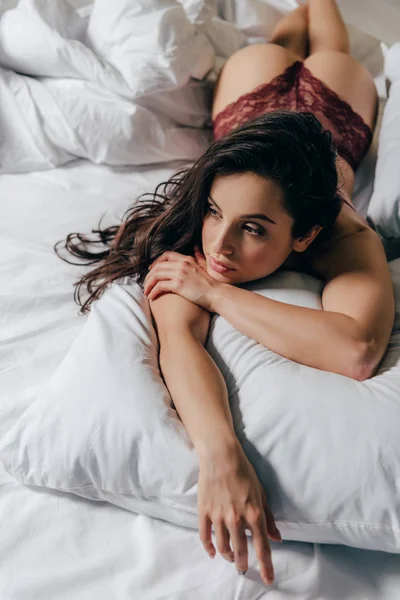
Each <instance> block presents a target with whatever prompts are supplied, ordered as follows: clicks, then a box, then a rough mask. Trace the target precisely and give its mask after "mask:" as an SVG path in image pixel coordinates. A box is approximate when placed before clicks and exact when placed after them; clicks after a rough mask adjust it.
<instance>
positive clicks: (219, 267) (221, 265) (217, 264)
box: [209, 256, 235, 273]
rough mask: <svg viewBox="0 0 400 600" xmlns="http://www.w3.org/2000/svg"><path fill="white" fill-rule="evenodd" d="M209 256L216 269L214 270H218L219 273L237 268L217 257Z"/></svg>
mask: <svg viewBox="0 0 400 600" xmlns="http://www.w3.org/2000/svg"><path fill="white" fill-rule="evenodd" d="M209 258H210V263H211V268H212V269H214V271H218V272H219V273H227V272H228V271H235V269H233V268H232V267H228V266H227V265H225V264H224V263H222V262H221V261H220V260H217V259H216V258H213V257H212V256H210V257H209Z"/></svg>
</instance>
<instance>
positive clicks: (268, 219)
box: [208, 194, 276, 225]
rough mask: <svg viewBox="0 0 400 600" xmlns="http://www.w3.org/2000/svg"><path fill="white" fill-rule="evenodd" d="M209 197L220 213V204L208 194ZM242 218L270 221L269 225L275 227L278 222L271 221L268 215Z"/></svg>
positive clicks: (258, 214)
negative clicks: (271, 224)
mask: <svg viewBox="0 0 400 600" xmlns="http://www.w3.org/2000/svg"><path fill="white" fill-rule="evenodd" d="M208 197H209V198H210V200H211V202H212V203H213V204H215V206H216V207H217V208H218V210H219V211H220V210H221V209H220V207H219V206H218V204H217V203H216V202H215V200H214V199H213V198H212V197H211V195H210V194H208ZM242 217H245V218H246V219H250V218H252V219H262V220H263V221H268V222H269V223H273V224H274V225H276V221H273V220H272V219H270V218H269V217H267V215H264V214H262V213H257V214H254V215H242Z"/></svg>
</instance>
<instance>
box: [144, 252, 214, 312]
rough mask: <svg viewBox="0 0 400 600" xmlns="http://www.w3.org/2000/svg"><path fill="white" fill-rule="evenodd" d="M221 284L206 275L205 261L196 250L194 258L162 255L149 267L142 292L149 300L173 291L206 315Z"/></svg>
mask: <svg viewBox="0 0 400 600" xmlns="http://www.w3.org/2000/svg"><path fill="white" fill-rule="evenodd" d="M220 285H225V284H221V283H220V282H218V281H216V280H215V279H213V278H212V277H211V276H210V275H209V274H208V273H207V267H206V260H205V257H204V255H203V254H202V253H201V252H200V250H199V249H198V248H197V247H196V248H195V256H194V258H193V257H192V256H186V255H184V254H180V253H179V252H164V253H163V254H162V255H161V256H159V257H158V258H157V259H156V260H155V261H154V262H153V263H152V264H151V265H150V269H149V272H148V274H147V275H146V278H145V280H144V289H143V291H144V293H145V295H146V296H147V298H148V299H149V300H155V298H157V296H159V295H160V294H162V293H166V292H173V293H174V294H178V295H179V296H182V297H183V298H186V299H187V300H190V301H191V302H193V303H194V304H198V305H199V306H201V307H202V308H204V309H206V310H208V311H209V312H214V310H213V294H214V292H215V291H216V289H217V287H218V286H220Z"/></svg>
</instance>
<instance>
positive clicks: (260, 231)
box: [243, 225, 265, 236]
mask: <svg viewBox="0 0 400 600" xmlns="http://www.w3.org/2000/svg"><path fill="white" fill-rule="evenodd" d="M243 229H245V230H246V231H248V232H249V233H251V234H252V235H258V236H261V235H264V234H265V230H264V229H261V228H258V229H254V228H253V227H249V226H248V225H245V226H244V228H243Z"/></svg>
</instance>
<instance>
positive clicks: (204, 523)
mask: <svg viewBox="0 0 400 600" xmlns="http://www.w3.org/2000/svg"><path fill="white" fill-rule="evenodd" d="M211 527H212V523H211V520H210V518H209V517H208V516H207V515H206V514H199V532H200V539H201V543H202V544H203V546H204V550H205V551H206V552H207V553H208V554H209V555H210V556H211V558H214V557H215V554H216V551H215V548H214V544H213V543H212V540H211Z"/></svg>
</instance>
